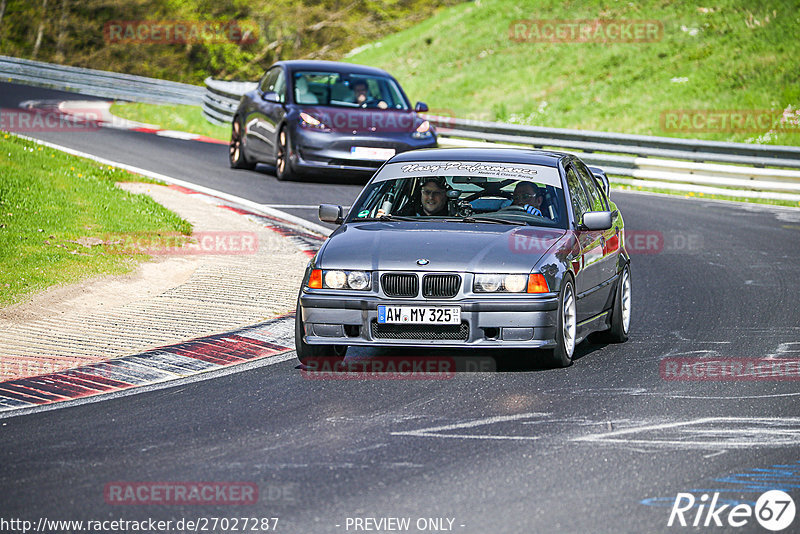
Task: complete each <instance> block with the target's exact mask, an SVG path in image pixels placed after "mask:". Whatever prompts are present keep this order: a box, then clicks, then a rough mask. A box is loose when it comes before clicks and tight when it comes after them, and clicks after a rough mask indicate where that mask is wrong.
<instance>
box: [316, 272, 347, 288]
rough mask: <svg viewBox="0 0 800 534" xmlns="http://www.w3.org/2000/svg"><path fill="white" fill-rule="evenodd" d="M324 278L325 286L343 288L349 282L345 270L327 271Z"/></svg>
mask: <svg viewBox="0 0 800 534" xmlns="http://www.w3.org/2000/svg"><path fill="white" fill-rule="evenodd" d="M322 279H323V280H324V281H325V286H324V287H329V288H331V289H342V288H343V287H344V285H345V283H346V282H347V275H346V274H344V271H325V275H324V276H323V277H322Z"/></svg>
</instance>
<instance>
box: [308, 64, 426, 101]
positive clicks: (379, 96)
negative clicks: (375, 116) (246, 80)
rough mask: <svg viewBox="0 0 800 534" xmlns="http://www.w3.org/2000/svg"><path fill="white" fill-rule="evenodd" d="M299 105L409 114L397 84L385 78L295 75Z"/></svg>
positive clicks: (320, 73) (337, 73)
mask: <svg viewBox="0 0 800 534" xmlns="http://www.w3.org/2000/svg"><path fill="white" fill-rule="evenodd" d="M292 77H293V81H294V86H293V87H294V101H295V103H297V104H306V105H317V106H335V107H345V108H369V109H388V110H409V109H410V106H409V103H408V101H407V100H406V99H405V97H404V96H403V93H402V92H401V91H400V88H399V87H398V86H397V83H396V82H395V81H394V80H392V79H391V78H387V77H385V76H369V75H364V74H343V73H339V72H320V71H314V72H311V71H300V72H295V73H294V74H293V76H292Z"/></svg>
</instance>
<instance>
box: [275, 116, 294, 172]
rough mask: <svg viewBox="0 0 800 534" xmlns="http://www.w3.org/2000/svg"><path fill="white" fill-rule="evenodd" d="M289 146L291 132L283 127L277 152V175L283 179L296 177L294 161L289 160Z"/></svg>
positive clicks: (279, 135) (279, 134)
mask: <svg viewBox="0 0 800 534" xmlns="http://www.w3.org/2000/svg"><path fill="white" fill-rule="evenodd" d="M289 147H290V143H289V134H287V133H286V128H281V131H280V132H279V133H278V146H277V151H276V153H275V177H276V178H278V180H281V181H284V180H291V179H293V178H294V172H293V169H292V162H291V161H289V150H290V148H289Z"/></svg>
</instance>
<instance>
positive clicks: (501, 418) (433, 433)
mask: <svg viewBox="0 0 800 534" xmlns="http://www.w3.org/2000/svg"><path fill="white" fill-rule="evenodd" d="M549 415H551V414H549V413H539V412H530V413H520V414H515V415H497V416H494V417H485V418H483V419H475V420H473V421H467V422H466V423H456V424H452V425H442V426H433V427H429V428H421V429H419V430H407V431H403V432H392V435H393V436H416V437H430V438H462V439H490V440H535V439H539V438H540V436H502V435H501V436H496V435H472V434H452V433H440V432H447V431H450V430H463V429H465V428H475V427H479V426H486V425H491V424H495V423H505V422H508V421H518V420H520V419H530V418H533V417H547V416H549Z"/></svg>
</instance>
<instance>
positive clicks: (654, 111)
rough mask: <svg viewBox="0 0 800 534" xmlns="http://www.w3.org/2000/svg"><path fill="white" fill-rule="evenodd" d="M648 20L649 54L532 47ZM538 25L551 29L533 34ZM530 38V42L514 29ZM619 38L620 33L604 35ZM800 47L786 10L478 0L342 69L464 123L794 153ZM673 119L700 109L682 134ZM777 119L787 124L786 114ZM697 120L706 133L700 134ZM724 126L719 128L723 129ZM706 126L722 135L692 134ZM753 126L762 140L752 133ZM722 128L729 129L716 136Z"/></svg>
mask: <svg viewBox="0 0 800 534" xmlns="http://www.w3.org/2000/svg"><path fill="white" fill-rule="evenodd" d="M596 19H603V20H610V21H626V20H627V21H631V20H638V21H653V22H655V23H657V24H660V25H661V27H663V31H660V32H658V33H657V34H656V40H655V41H654V42H628V43H624V42H605V43H603V42H561V43H546V42H536V41H535V39H532V36H533V35H534V34H533V32H532V31H531V28H532V26H531V25H530V24H527V25H526V23H523V24H522V25H520V24H519V21H531V20H539V21H547V20H566V21H575V20H596ZM539 27H543V26H539ZM518 28H522V30H520V29H518ZM610 35H612V34H610ZM798 58H800V39H797V12H796V6H794V5H792V3H791V2H788V3H787V2H782V1H779V0H767V1H764V2H759V3H758V4H757V5H755V4H754V5H749V4H747V3H742V2H741V1H739V0H716V1H715V2H713V5H709V6H708V7H697V6H696V5H693V4H691V3H683V4H681V3H678V4H671V3H664V2H661V1H660V0H644V1H643V2H637V3H636V4H631V3H628V2H620V3H616V4H612V5H609V4H608V2H605V1H604V0H589V1H587V2H583V3H580V4H573V3H570V2H566V3H565V2H562V1H561V0H541V1H537V2H532V1H530V0H526V1H522V2H520V1H518V0H482V1H481V2H480V3H473V2H469V3H464V4H459V5H456V6H454V7H450V8H446V9H443V10H441V11H440V12H439V13H438V14H436V15H434V16H433V17H431V18H429V19H427V20H425V21H423V22H422V23H420V24H417V25H415V26H413V27H411V28H409V29H406V30H404V31H401V32H398V33H395V34H393V35H390V36H388V37H386V38H384V39H382V40H380V41H377V42H373V43H370V44H368V45H366V46H364V47H360V49H359V51H358V52H357V53H354V54H352V55H351V56H350V57H346V58H344V59H345V61H350V62H354V63H362V64H366V65H372V66H376V67H380V68H383V69H386V70H388V71H389V72H390V73H392V74H393V75H394V76H395V77H396V78H397V79H398V80H399V81H400V83H401V84H402V85H403V87H404V89H405V90H406V93H407V94H408V95H409V97H410V98H411V100H412V102H413V101H416V100H423V101H425V102H426V103H427V104H428V105H429V106H430V108H431V112H432V113H438V114H445V115H449V114H452V115H453V116H456V117H461V118H472V119H476V120H489V121H500V122H511V123H516V124H528V125H536V126H545V127H556V128H578V129H583V130H599V131H609V132H623V133H631V134H643V135H659V136H669V137H684V138H692V139H709V140H718V141H735V142H748V143H761V144H783V145H800V111H798V108H800V60H798ZM113 110H116V111H118V114H119V115H120V116H123V117H126V118H130V119H132V120H139V121H143V122H149V123H152V124H158V125H160V126H162V127H164V128H170V129H176V130H184V131H190V132H193V133H202V134H204V135H209V136H211V137H217V138H219V139H223V140H227V139H228V137H229V131H228V128H227V127H215V126H210V125H209V126H208V127H210V128H211V129H210V130H207V129H206V125H205V124H204V122H205V121H204V119H203V117H202V114H201V113H200V108H199V107H193V106H148V105H139V104H125V105H123V106H115V107H114V108H113ZM677 110H690V111H695V110H700V111H702V112H704V113H705V112H708V113H709V114H705V115H698V114H693V115H691V118H692V120H694V122H693V123H692V124H687V123H685V122H681V120H683V117H685V116H681V118H680V119H678V116H677V115H675V114H674V113H670V112H674V111H677ZM738 110H742V111H748V110H750V111H754V112H760V111H770V110H771V111H775V112H780V113H781V114H782V112H784V111H786V112H787V115H790V116H791V117H790V118H789V119H788V120H789V122H784V123H783V124H777V125H776V126H777V127H775V128H773V127H767V128H760V127H758V123H753V122H752V120H761V117H762V115H761V114H760V113H757V114H755V115H751V117H750V119H751V120H750V122H742V123H741V124H739V126H741V128H740V129H747V130H748V131H739V132H736V131H727V130H731V129H736V128H731V127H730V126H729V125H723V123H722V121H723V120H725V121H730V120H735V118H734V117H733V116H732V114H731V113H727V112H730V111H738ZM781 116H782V115H781ZM698 121H702V122H698ZM715 121H716V122H715ZM698 126H703V127H705V128H710V129H712V130H714V131H712V132H703V131H697V129H696V127H698ZM753 126H755V129H753V128H752V127H753ZM720 130H725V131H720Z"/></svg>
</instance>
